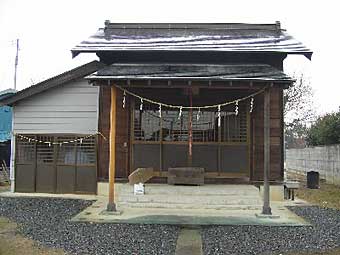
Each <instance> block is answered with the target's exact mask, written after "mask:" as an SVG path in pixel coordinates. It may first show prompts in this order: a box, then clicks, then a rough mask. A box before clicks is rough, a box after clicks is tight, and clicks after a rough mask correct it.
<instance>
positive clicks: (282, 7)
mask: <svg viewBox="0 0 340 255" xmlns="http://www.w3.org/2000/svg"><path fill="white" fill-rule="evenodd" d="M326 3H327V4H326ZM336 3H337V1H310V0H299V1H297V0H294V1H293V0H292V1H291V0H285V1H283V0H281V1H273V0H271V1H264V0H257V1H253V0H250V1H242V0H238V1H225V0H223V1H216V0H209V1H206V0H205V1H198V0H194V1H189V0H171V1H161V0H152V1H151V0H150V1H141V0H137V1H129V0H123V1H117V0H116V1H112V0H111V1H101V0H96V1H85V0H82V1H81V0H79V1H78V0H73V1H71V0H58V1H46V0H30V1H25V0H22V1H19V0H0V29H1V37H0V91H1V90H4V89H7V88H12V87H13V76H14V59H15V44H14V42H15V39H16V38H19V39H20V52H19V66H18V82H17V89H19V90H21V89H23V88H25V87H28V86H30V85H32V84H34V83H37V82H39V81H42V80H44V79H47V78H49V77H51V76H54V75H57V74H59V73H61V72H64V71H67V70H68V69H71V68H73V67H76V66H78V65H80V64H83V63H86V62H88V61H90V60H93V59H97V58H96V56H95V55H92V54H81V55H79V56H78V57H76V58H75V59H72V57H71V52H70V49H71V48H72V47H74V46H75V45H76V44H77V43H79V42H80V41H82V40H83V39H86V38H87V37H88V36H90V35H91V34H93V33H95V32H96V30H97V29H98V28H99V27H103V26H104V21H105V20H106V19H109V20H111V22H249V23H274V22H275V21H276V20H279V21H281V26H282V27H283V28H285V29H287V31H288V33H290V34H291V35H293V36H294V37H295V38H296V39H298V40H300V41H302V42H303V43H304V44H305V45H307V47H309V48H311V49H312V50H313V51H314V54H313V57H312V61H311V62H310V61H309V60H307V59H306V58H305V57H303V56H289V57H288V58H287V59H286V60H285V72H286V73H288V74H290V75H292V74H293V73H304V74H305V76H306V77H307V79H309V80H310V82H311V85H312V87H313V89H314V91H315V105H316V109H317V111H318V113H319V114H322V113H325V112H330V111H335V110H337V109H338V108H339V106H340V84H339V79H338V77H337V76H336V74H337V73H338V72H339V70H338V69H339V64H338V61H339V59H340V53H339V51H338V50H337V48H338V47H339V41H340V40H339V39H340V36H339V32H338V30H339V25H340V21H339V14H338V10H339V8H338V6H337V4H336Z"/></svg>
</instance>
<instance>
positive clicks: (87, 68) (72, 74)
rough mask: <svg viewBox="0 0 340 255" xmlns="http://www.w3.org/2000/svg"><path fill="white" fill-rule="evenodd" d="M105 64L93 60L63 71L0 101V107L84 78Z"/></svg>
mask: <svg viewBox="0 0 340 255" xmlns="http://www.w3.org/2000/svg"><path fill="white" fill-rule="evenodd" d="M104 66H105V64H103V63H101V62H99V61H98V60H93V61H91V62H88V63H86V64H83V65H80V66H77V67H75V68H73V69H71V70H68V71H65V72H63V73H61V74H58V75H55V76H53V77H50V78H48V79H46V80H43V81H41V82H38V83H36V84H34V85H32V86H29V87H27V88H25V89H23V90H20V91H18V92H17V93H16V94H14V95H12V96H10V97H7V98H5V99H2V100H0V105H6V104H13V103H15V102H17V101H20V100H22V99H25V98H26V97H29V96H33V95H35V94H38V93H41V92H43V91H45V90H48V89H51V88H53V87H56V86H58V85H61V84H65V83H67V82H70V81H72V80H74V79H78V78H80V77H85V76H86V75H88V74H90V73H93V72H95V71H97V70H98V69H99V68H101V67H104Z"/></svg>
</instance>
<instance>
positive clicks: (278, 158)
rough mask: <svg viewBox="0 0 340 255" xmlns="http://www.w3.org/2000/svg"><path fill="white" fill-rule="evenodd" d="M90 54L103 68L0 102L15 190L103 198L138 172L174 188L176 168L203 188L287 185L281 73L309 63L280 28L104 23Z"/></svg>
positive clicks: (89, 43) (82, 49)
mask: <svg viewBox="0 0 340 255" xmlns="http://www.w3.org/2000/svg"><path fill="white" fill-rule="evenodd" d="M83 53H96V55H97V56H98V57H99V62H92V63H89V64H87V65H84V66H82V67H79V68H76V69H74V70H71V71H68V72H66V73H64V74H61V75H59V76H56V77H53V78H51V79H48V80H46V81H44V82H42V83H40V84H37V85H34V86H32V87H30V88H27V89H25V90H23V91H21V92H19V93H17V94H16V95H15V96H13V97H11V98H9V99H6V100H2V102H0V103H2V104H7V105H12V106H13V111H14V122H13V123H14V127H13V132H12V133H13V138H19V139H15V140H16V142H15V147H16V149H15V150H13V152H12V159H13V161H15V164H14V166H15V169H16V170H15V178H16V190H18V191H26V192H27V191H28V192H37V191H39V192H59V193H63V192H67V193H69V192H71V193H72V192H74V193H96V187H97V182H100V181H107V180H109V181H110V184H111V188H112V184H113V182H114V180H117V181H118V180H120V181H126V180H127V178H128V176H129V175H130V174H131V173H132V172H133V171H135V170H136V169H137V168H153V170H154V172H155V177H154V178H153V179H151V181H157V182H166V178H167V172H168V169H169V168H179V167H197V168H201V169H204V177H205V178H204V181H205V182H206V183H239V182H242V183H249V184H251V183H263V181H264V180H265V183H267V185H268V183H269V182H270V183H272V184H282V182H283V140H284V139H283V91H284V89H286V88H288V87H289V86H290V85H291V84H292V83H293V82H294V81H293V80H292V78H290V77H288V76H287V75H286V74H285V73H284V72H283V61H284V59H285V58H286V57H287V55H288V54H300V55H304V56H305V57H307V58H309V59H310V58H311V55H312V52H311V51H310V50H309V49H308V48H306V47H305V46H304V45H303V44H302V43H300V42H299V41H297V40H295V39H294V38H293V37H292V36H290V35H289V34H288V33H287V32H286V31H285V30H284V29H282V28H281V26H280V23H279V22H276V23H275V24H240V23H226V24H222V23H218V24H184V23H175V24H173V23H172V24H165V23H162V24H153V23H144V24H143V23H141V24H136V23H128V24H120V23H110V22H109V21H106V22H105V27H104V28H100V29H99V30H98V31H97V33H95V34H94V35H92V36H90V37H89V38H88V39H87V40H85V41H83V42H81V43H79V44H78V45H77V46H76V47H74V48H73V49H72V54H73V57H76V56H77V55H78V54H83ZM84 78H85V79H84ZM89 83H90V84H89ZM96 134H102V136H96V137H95V135H96ZM89 137H90V138H91V139H87V138H89ZM104 137H105V138H107V139H104ZM32 150H33V152H34V153H29V152H30V151H32ZM15 153H16V156H15V155H14V154H15ZM58 185H59V186H58ZM111 190H112V189H111ZM110 194H111V195H110V197H111V198H112V197H113V195H112V193H110Z"/></svg>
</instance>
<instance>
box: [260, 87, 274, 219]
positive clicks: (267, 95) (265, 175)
mask: <svg viewBox="0 0 340 255" xmlns="http://www.w3.org/2000/svg"><path fill="white" fill-rule="evenodd" d="M263 119H264V123H263V124H264V132H263V135H264V138H263V139H264V142H263V145H264V162H263V163H264V171H263V208H262V214H267V215H271V214H272V212H271V208H270V203H269V202H270V201H269V173H270V89H269V88H267V89H266V90H265V91H264V118H263Z"/></svg>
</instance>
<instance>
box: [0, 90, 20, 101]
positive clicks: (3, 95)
mask: <svg viewBox="0 0 340 255" xmlns="http://www.w3.org/2000/svg"><path fill="white" fill-rule="evenodd" d="M15 93H17V90H15V89H5V90H2V91H0V100H1V99H4V98H6V97H10V96H12V95H13V94H15Z"/></svg>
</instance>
